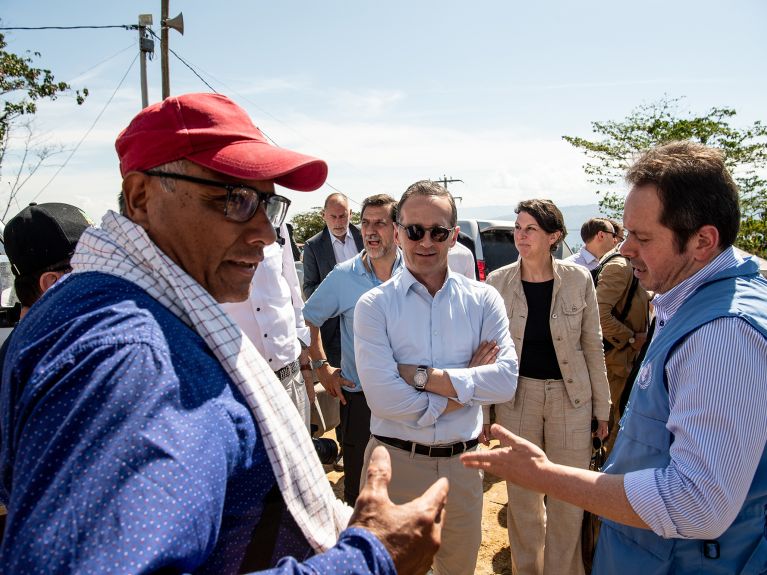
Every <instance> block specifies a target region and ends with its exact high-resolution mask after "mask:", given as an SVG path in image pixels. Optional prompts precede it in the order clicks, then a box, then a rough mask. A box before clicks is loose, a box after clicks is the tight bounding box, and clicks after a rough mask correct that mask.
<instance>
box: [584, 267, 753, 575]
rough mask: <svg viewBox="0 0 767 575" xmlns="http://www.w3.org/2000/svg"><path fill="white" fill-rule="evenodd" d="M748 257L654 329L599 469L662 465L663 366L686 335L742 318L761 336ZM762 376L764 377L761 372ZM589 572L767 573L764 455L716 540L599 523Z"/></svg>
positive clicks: (667, 444) (667, 438)
mask: <svg viewBox="0 0 767 575" xmlns="http://www.w3.org/2000/svg"><path fill="white" fill-rule="evenodd" d="M758 272H759V269H758V266H757V264H756V262H755V261H754V260H747V261H746V262H745V263H743V264H740V265H738V266H735V267H733V268H728V269H726V270H722V271H721V272H719V273H717V274H716V275H714V276H713V277H712V278H710V279H709V280H708V281H707V282H706V283H704V284H703V285H702V286H701V287H699V288H698V289H697V291H695V292H694V293H693V294H692V295H691V296H690V297H689V298H688V299H687V300H686V301H685V302H684V303H683V304H682V306H681V307H680V309H679V310H678V311H677V312H676V313H675V314H674V316H673V317H672V318H671V320H670V321H669V322H668V323H667V324H666V325H665V327H664V328H663V329H662V330H661V331H660V332H658V333H657V334H656V337H654V338H653V340H652V344H651V345H650V347H649V349H648V350H647V356H646V357H645V359H644V362H643V363H642V367H641V369H640V370H639V375H638V376H637V379H636V382H635V383H634V387H633V388H632V390H631V397H630V399H629V403H628V405H627V406H626V412H625V414H624V416H623V418H622V420H621V430H620V433H619V434H618V439H617V441H616V442H615V446H614V448H613V451H612V453H611V455H610V458H609V459H608V460H607V463H606V464H605V467H604V471H605V473H613V474H624V473H628V472H630V471H637V470H640V469H652V468H665V467H667V466H668V465H669V462H670V455H669V449H670V448H671V443H672V442H673V440H674V437H673V436H672V435H671V433H670V432H669V431H668V429H666V422H667V421H668V417H669V400H668V387H667V386H668V382H667V381H666V376H665V366H666V362H667V360H668V356H669V354H670V353H671V352H672V351H673V350H674V348H675V347H676V345H677V344H678V343H679V342H680V341H681V340H682V339H684V338H685V337H686V336H687V335H688V334H689V333H691V332H693V331H694V330H696V329H697V328H699V327H700V326H702V325H703V324H706V323H708V322H711V321H713V320H715V319H717V318H720V317H739V318H741V319H744V320H746V321H747V322H748V323H749V324H750V325H752V326H753V327H754V328H755V329H757V330H758V331H759V332H761V334H762V335H763V336H764V337H765V338H767V281H765V280H764V279H763V278H761V277H759V275H758ZM765 379H767V375H765ZM592 573H593V574H595V575H613V574H619V575H633V574H637V575H656V574H661V573H695V574H723V575H724V574H727V575H732V574H735V573H743V574H746V573H754V574H757V573H767V455H766V454H765V453H764V452H762V457H761V460H760V462H759V465H758V467H757V469H756V474H755V475H754V479H753V482H752V483H751V487H750V488H749V491H748V495H747V496H746V500H745V502H744V504H743V507H742V508H741V510H740V513H739V514H738V515H737V517H736V518H735V520H734V522H733V523H732V525H731V526H730V527H729V528H728V529H727V530H726V531H725V532H724V533H723V534H722V535H721V536H720V537H719V538H717V539H716V541H702V540H699V539H664V538H662V537H660V536H658V535H656V534H655V533H653V532H652V531H650V530H648V529H639V528H636V527H628V526H626V525H621V524H618V523H615V522H613V521H609V520H604V521H603V523H602V529H601V531H600V533H599V541H598V544H597V550H596V555H595V558H594V568H593V570H592Z"/></svg>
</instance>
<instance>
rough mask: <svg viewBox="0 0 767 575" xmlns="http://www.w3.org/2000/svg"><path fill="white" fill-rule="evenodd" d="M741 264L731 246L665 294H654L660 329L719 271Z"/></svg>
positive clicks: (741, 261)
mask: <svg viewBox="0 0 767 575" xmlns="http://www.w3.org/2000/svg"><path fill="white" fill-rule="evenodd" d="M741 263H743V260H742V259H741V258H739V257H738V256H737V255H736V254H735V250H734V249H733V248H732V246H730V247H728V248H726V249H725V250H724V251H722V253H721V254H719V255H718V256H716V257H715V258H714V259H713V260H711V261H710V262H709V263H708V264H707V265H706V266H705V267H703V268H701V269H699V270H698V271H697V272H695V273H694V274H693V275H691V276H690V277H688V278H687V279H685V280H683V281H681V282H679V283H678V284H677V285H675V286H674V287H672V288H671V289H670V290H668V291H667V292H665V293H659V294H656V296H655V297H654V298H653V300H652V303H653V306H655V314H656V316H657V321H658V324H659V325H660V327H663V326H664V325H665V323H666V322H668V320H670V319H671V318H672V317H673V316H674V314H675V313H676V312H677V310H678V309H679V308H680V307H682V304H683V303H684V302H685V300H687V298H688V297H690V295H692V293H693V292H694V291H695V290H697V289H698V288H699V287H700V286H701V285H703V284H704V283H706V281H707V280H708V279H709V278H711V277H712V276H714V275H715V274H717V273H719V272H720V271H722V270H724V269H726V268H730V267H734V266H736V265H738V264H741Z"/></svg>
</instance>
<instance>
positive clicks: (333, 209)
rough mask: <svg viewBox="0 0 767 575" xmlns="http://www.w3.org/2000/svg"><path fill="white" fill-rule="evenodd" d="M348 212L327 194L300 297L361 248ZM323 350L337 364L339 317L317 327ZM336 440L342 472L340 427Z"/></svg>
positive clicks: (340, 199) (344, 201) (341, 198)
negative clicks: (339, 446)
mask: <svg viewBox="0 0 767 575" xmlns="http://www.w3.org/2000/svg"><path fill="white" fill-rule="evenodd" d="M351 213H352V210H351V208H350V207H349V199H348V198H347V197H346V196H345V195H344V194H341V193H338V192H336V193H333V194H330V195H329V196H328V197H327V198H325V204H324V206H323V208H322V219H323V220H325V227H324V228H323V229H322V231H321V232H319V233H318V234H315V235H314V236H312V237H311V238H309V239H308V240H306V243H305V244H304V256H303V261H304V298H305V299H309V298H310V297H311V295H312V294H313V293H314V291H315V290H316V289H317V287H319V285H320V283H322V281H324V279H325V278H326V277H327V276H328V274H329V273H330V272H331V271H332V270H333V268H334V267H335V266H336V264H340V263H342V262H345V261H347V260H349V259H351V258H353V257H354V256H356V255H357V254H358V253H359V252H360V251H361V250H362V247H363V242H362V235H361V234H360V231H359V230H358V229H357V228H356V227H355V226H354V225H351V224H350V223H349V219H350V217H351ZM320 332H321V334H322V342H323V344H324V350H325V354H326V357H327V359H328V361H329V362H330V365H333V366H339V365H341V339H342V338H341V324H340V323H339V318H337V317H331V318H329V319H328V320H327V321H326V322H325V323H323V324H322V325H321V326H320ZM345 409H346V406H345V405H344V404H343V403H342V404H341V420H342V421H344V418H345V417H346V416H345V415H344V410H345ZM336 439H337V440H338V444H339V445H341V454H340V455H339V460H338V461H337V462H336V466H335V467H336V470H337V471H342V470H343V468H344V464H343V444H344V437H343V426H339V427H337V428H336Z"/></svg>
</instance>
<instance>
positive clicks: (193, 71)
mask: <svg viewBox="0 0 767 575" xmlns="http://www.w3.org/2000/svg"><path fill="white" fill-rule="evenodd" d="M147 30H148V31H149V33H150V34H151V35H152V36H154V37H155V38H157V39H158V40H159V39H160V37H159V36H158V35H157V34H155V33H154V30H152V29H151V28H147ZM168 51H169V52H170V53H171V54H173V55H174V56H175V57H176V58H178V59H179V61H180V62H181V63H182V64H183V65H184V66H186V67H187V68H189V69H190V70H191V71H192V74H194V75H195V76H197V77H198V78H199V79H200V81H201V82H202V83H203V84H205V85H206V86H207V87H208V88H210V89H211V90H213V92H214V93H216V94H218V93H219V92H218V90H216V89H215V88H214V87H213V86H211V85H210V84H208V83H207V82H206V81H205V78H203V77H202V76H200V75H199V74H198V73H197V70H195V69H194V68H192V66H191V64H188V63H187V62H186V60H184V59H183V58H182V57H181V56H179V55H178V54H177V53H176V52H175V50H173V48H171V47H170V46H168Z"/></svg>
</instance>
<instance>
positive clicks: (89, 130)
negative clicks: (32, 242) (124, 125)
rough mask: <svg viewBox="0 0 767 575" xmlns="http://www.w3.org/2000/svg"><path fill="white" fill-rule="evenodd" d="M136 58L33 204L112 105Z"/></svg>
mask: <svg viewBox="0 0 767 575" xmlns="http://www.w3.org/2000/svg"><path fill="white" fill-rule="evenodd" d="M138 57H139V55H138V54H136V55H135V56H134V58H133V61H131V63H130V66H128V69H127V70H126V71H125V74H123V77H122V78H120V82H119V83H118V84H117V87H116V88H115V89H114V92H112V95H111V96H109V99H108V100H107V102H106V104H104V107H103V108H101V111H100V112H99V113H98V115H97V116H96V119H95V120H93V123H92V124H91V125H90V127H89V128H88V130H87V131H86V132H85V134H83V137H82V138H80V141H79V142H77V145H76V146H75V147H74V148H73V149H72V151H71V152H70V153H69V155H68V156H67V158H66V160H64V163H63V164H61V166H59V169H58V170H56V173H55V174H53V176H51V179H50V180H48V183H47V184H45V185H44V186H43V187H42V188H41V189H40V191H39V192H37V194H36V195H35V197H34V198H32V201H33V202H34V201H35V200H37V198H39V197H40V194H42V193H43V192H44V191H45V190H46V189H47V188H48V186H50V185H51V183H53V180H55V179H56V176H58V175H59V174H60V173H61V170H63V169H64V168H65V167H66V165H67V164H68V163H69V160H71V159H72V156H74V155H75V152H77V150H78V149H79V148H80V145H81V144H82V143H83V142H84V141H85V138H87V137H88V136H89V135H90V133H91V132H92V131H93V128H95V127H96V124H97V123H98V121H99V120H100V119H101V116H103V115H104V112H106V110H107V108H108V107H109V104H111V103H112V100H113V99H114V97H115V95H116V94H117V91H118V90H119V89H120V87H121V86H122V85H123V82H124V81H125V78H127V77H128V74H130V71H131V70H132V69H133V65H134V64H135V63H136V60H138Z"/></svg>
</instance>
